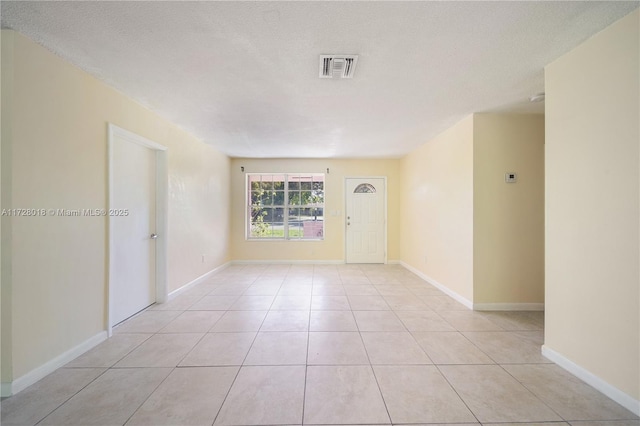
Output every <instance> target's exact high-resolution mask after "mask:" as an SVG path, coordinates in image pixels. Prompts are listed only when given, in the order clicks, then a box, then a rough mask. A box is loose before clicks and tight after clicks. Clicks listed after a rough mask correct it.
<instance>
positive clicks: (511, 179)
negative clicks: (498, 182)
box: [504, 172, 518, 183]
mask: <svg viewBox="0 0 640 426" xmlns="http://www.w3.org/2000/svg"><path fill="white" fill-rule="evenodd" d="M517 180H518V175H517V174H515V173H513V172H507V173H505V174H504V181H505V182H507V183H515V182H516V181H517Z"/></svg>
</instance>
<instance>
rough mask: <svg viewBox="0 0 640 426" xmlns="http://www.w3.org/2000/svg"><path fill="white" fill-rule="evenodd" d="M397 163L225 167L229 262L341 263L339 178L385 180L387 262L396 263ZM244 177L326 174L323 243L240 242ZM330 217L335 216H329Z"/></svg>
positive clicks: (261, 162)
mask: <svg viewBox="0 0 640 426" xmlns="http://www.w3.org/2000/svg"><path fill="white" fill-rule="evenodd" d="M399 165H400V162H399V160H395V159H389V160H340V159H313V160H305V159H295V160H291V159H246V158H237V159H233V160H232V161H231V207H232V211H233V214H232V216H231V257H232V259H233V260H247V261H251V260H276V261H289V260H292V261H337V262H344V260H345V253H344V251H345V250H344V249H345V240H344V230H345V224H344V212H345V208H344V200H345V196H344V184H345V181H344V179H345V177H355V176H386V177H387V194H388V199H387V235H388V239H387V258H388V260H390V261H393V260H398V259H399V257H400V236H399V220H400V218H399V208H400V203H399V187H400V173H399ZM240 167H244V168H245V172H246V173H258V172H265V173H271V172H283V173H297V172H306V173H326V170H327V168H329V174H327V175H326V176H325V238H324V240H322V241H277V242H276V241H247V240H246V239H245V213H244V212H245V208H244V205H245V204H244V203H245V187H244V185H245V173H243V172H242V171H241V170H240ZM331 211H336V212H337V211H340V214H339V215H337V216H332V215H331V214H330V213H331Z"/></svg>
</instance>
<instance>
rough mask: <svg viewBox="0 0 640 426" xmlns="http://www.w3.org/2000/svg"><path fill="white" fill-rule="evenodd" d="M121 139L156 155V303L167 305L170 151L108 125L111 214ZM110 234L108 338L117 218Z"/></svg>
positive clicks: (109, 225) (110, 225)
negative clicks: (116, 149) (117, 140)
mask: <svg viewBox="0 0 640 426" xmlns="http://www.w3.org/2000/svg"><path fill="white" fill-rule="evenodd" d="M116 137H118V138H121V139H124V140H126V141H127V142H130V143H134V144H137V145H141V146H144V147H146V148H149V149H152V150H154V151H156V227H155V228H156V231H155V232H156V233H157V234H158V235H159V237H158V239H157V240H156V243H155V244H156V259H155V260H156V274H155V278H156V283H155V286H156V300H155V301H156V302H158V303H164V302H166V301H167V298H168V286H167V236H168V232H167V231H168V221H167V218H168V215H167V212H168V206H169V203H168V201H169V197H168V191H169V185H168V153H167V147H166V146H163V145H160V144H159V143H156V142H154V141H151V140H149V139H147V138H144V137H142V136H140V135H137V134H135V133H133V132H130V131H128V130H125V129H123V128H121V127H118V126H116V125H114V124H112V123H108V139H107V142H108V151H109V154H108V157H109V167H108V185H109V191H108V192H109V199H108V202H107V213H108V212H109V209H111V208H112V205H113V198H114V190H115V188H114V186H115V185H114V177H115V171H114V167H113V166H114V165H113V163H114V143H115V138H116ZM107 216H108V218H109V220H108V222H107V233H108V235H109V253H108V257H107V263H108V277H107V282H108V291H107V334H108V335H109V336H111V335H112V334H113V325H112V324H111V319H112V318H113V306H112V302H113V299H114V297H113V296H114V295H113V291H114V290H113V288H114V286H113V283H112V282H111V277H113V276H115V274H114V268H115V266H114V265H113V263H112V262H111V259H113V258H114V254H115V248H116V241H115V239H114V238H115V237H114V235H113V233H112V232H111V230H112V229H113V225H114V221H116V220H118V218H117V217H115V216H111V215H108V214H107Z"/></svg>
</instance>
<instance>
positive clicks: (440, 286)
mask: <svg viewBox="0 0 640 426" xmlns="http://www.w3.org/2000/svg"><path fill="white" fill-rule="evenodd" d="M400 265H402V266H403V267H405V268H406V269H408V270H410V271H411V272H413V273H414V274H416V275H417V276H419V277H420V278H422V279H423V280H425V281H426V282H428V283H429V284H431V285H432V286H434V287H436V288H438V289H439V290H441V291H442V292H443V293H444V294H446V295H447V296H450V297H452V298H453V299H455V300H456V301H458V302H460V303H462V304H463V305H464V306H466V307H467V308H469V309H473V302H471V301H470V300H469V299H467V298H465V297H463V296H461V295H459V294H458V293H456V292H455V291H453V290H451V289H450V288H448V287H447V286H445V285H443V284H440V283H439V282H438V281H436V280H434V279H433V278H431V277H429V276H428V275H426V274H424V273H422V272H421V271H419V270H418V269H416V268H414V267H413V266H411V265H409V264H407V263H405V262H403V261H400Z"/></svg>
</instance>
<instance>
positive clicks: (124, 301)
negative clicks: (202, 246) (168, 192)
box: [109, 132, 157, 326]
mask: <svg viewBox="0 0 640 426" xmlns="http://www.w3.org/2000/svg"><path fill="white" fill-rule="evenodd" d="M111 144H112V146H111V149H112V158H111V162H112V163H111V173H112V175H111V185H112V188H111V203H110V211H109V214H110V217H109V219H110V233H111V235H110V241H111V243H112V244H113V247H112V248H111V251H110V252H111V258H110V267H109V270H110V274H111V276H110V277H109V281H110V286H111V288H110V301H109V304H110V309H111V312H110V321H109V322H110V325H111V326H113V325H116V324H118V323H120V322H122V321H124V320H125V319H127V318H129V317H130V316H132V315H134V314H135V313H137V312H140V311H141V310H143V309H144V308H146V307H147V306H149V305H151V304H153V303H154V302H155V301H156V239H155V238H154V237H153V235H152V234H156V167H157V154H156V152H157V151H156V150H154V149H151V148H149V147H147V146H144V145H141V144H139V143H136V142H135V141H132V140H131V139H129V138H127V137H125V136H123V135H121V134H119V133H118V132H115V133H114V134H113V136H112V139H111ZM156 238H157V237H156Z"/></svg>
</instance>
